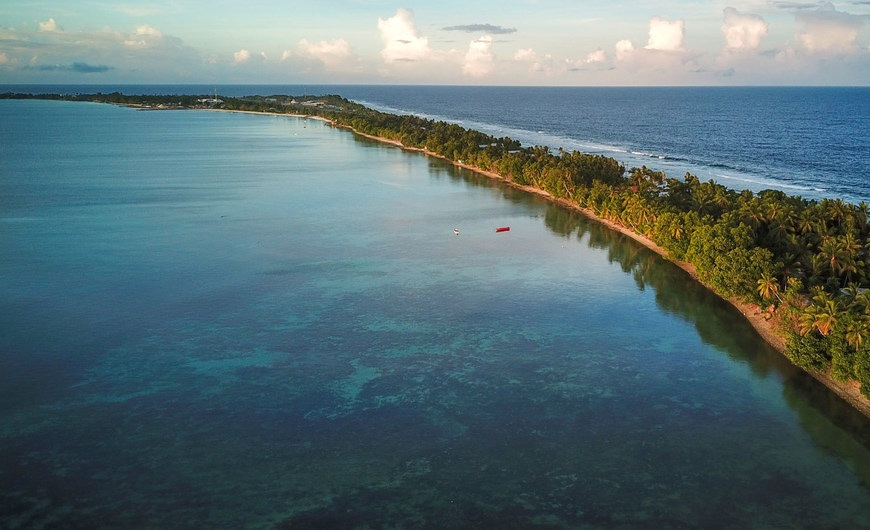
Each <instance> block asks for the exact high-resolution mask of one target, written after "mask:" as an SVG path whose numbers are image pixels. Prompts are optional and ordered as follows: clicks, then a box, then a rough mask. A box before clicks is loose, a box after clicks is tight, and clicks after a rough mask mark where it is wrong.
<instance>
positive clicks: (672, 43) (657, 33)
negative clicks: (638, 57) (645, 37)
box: [646, 17, 685, 51]
mask: <svg viewBox="0 0 870 530" xmlns="http://www.w3.org/2000/svg"><path fill="white" fill-rule="evenodd" d="M684 25H685V24H684V22H683V21H682V20H677V21H675V22H670V21H668V20H665V19H663V18H659V17H653V19H652V20H650V22H649V43H647V45H646V49H647V50H660V51H681V50H682V49H683V35H684V33H685V29H684Z"/></svg>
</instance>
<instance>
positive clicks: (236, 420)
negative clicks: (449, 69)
mask: <svg viewBox="0 0 870 530" xmlns="http://www.w3.org/2000/svg"><path fill="white" fill-rule="evenodd" d="M0 135H2V136H0V141H2V146H3V156H2V159H0V179H2V180H0V182H2V196H0V256H2V259H0V277H2V279H3V281H2V283H0V326H2V329H0V331H2V333H0V526H2V527H4V528H60V527H63V528H98V527H107V528H118V527H153V528H195V527H213V528H217V527H223V528H244V527H251V528H263V527H265V528H270V527H272V528H352V527H360V528H426V527H428V528H467V527H471V528H475V527H476V528H511V527H522V528H527V527H540V528H614V527H618V528H646V527H655V528H686V527H730V528H747V527H755V528H760V527H778V528H819V527H840V528H846V527H848V528H859V527H870V429H868V425H870V423H868V421H867V420H866V419H864V418H863V417H861V416H860V415H858V414H857V413H856V412H855V411H853V410H852V409H851V408H849V407H848V406H846V405H844V404H843V403H842V402H840V401H839V400H838V399H837V398H835V397H832V396H831V394H830V393H829V392H828V391H827V390H825V389H824V388H823V387H821V386H820V385H818V384H817V383H815V382H814V381H813V380H812V379H810V378H808V377H807V376H805V375H803V374H801V373H800V372H798V371H796V370H794V369H793V368H791V367H790V366H789V365H788V363H787V362H785V361H784V360H783V359H782V358H781V356H779V355H778V354H777V353H776V352H774V351H772V350H771V349H770V348H769V347H767V346H766V345H765V343H764V342H762V341H761V340H760V339H759V337H758V336H757V335H756V334H755V333H754V331H753V330H752V329H751V328H750V327H749V326H748V325H746V324H745V323H744V322H743V321H742V320H741V318H740V315H739V314H738V313H737V312H736V311H735V310H733V309H732V308H731V307H730V306H727V305H726V304H724V303H722V302H720V301H719V300H718V299H716V298H715V297H713V296H711V295H710V293H709V292H707V291H706V290H704V289H703V288H701V287H699V286H698V285H696V284H694V283H693V282H692V281H691V280H690V279H689V278H688V277H687V276H686V275H685V274H684V273H683V272H682V271H680V270H678V269H676V268H675V267H673V266H672V265H670V264H668V263H666V262H663V261H662V260H660V259H659V258H658V257H656V256H655V255H654V254H652V253H650V252H649V251H647V250H646V249H644V248H642V247H640V246H638V245H637V244H636V243H634V242H633V241H631V240H628V239H626V238H625V237H623V236H620V235H617V234H614V233H612V232H609V231H607V230H605V229H603V228H602V227H601V226H599V225H597V224H595V223H590V222H587V221H586V220H585V219H584V218H582V217H580V216H579V215H577V214H575V213H571V212H568V211H565V210H562V209H560V208H557V207H555V206H553V205H551V204H549V203H548V202H546V201H545V200H543V199H541V198H539V197H535V196H531V195H527V194H524V193H520V192H518V191H515V190H512V189H510V188H507V187H504V186H501V185H499V184H497V183H494V182H491V181H489V180H487V179H484V178H481V177H479V176H476V175H474V174H472V173H470V172H467V171H463V170H459V169H456V168H454V167H452V166H450V165H448V164H446V163H444V162H442V161H440V160H437V159H432V158H427V157H424V156H422V155H420V154H417V153H407V152H403V151H401V150H399V149H397V148H394V147H390V146H386V145H382V144H379V143H376V142H372V141H370V140H366V139H363V138H359V137H356V136H354V135H353V134H351V133H349V132H346V131H341V130H337V129H333V128H331V127H329V126H327V125H326V124H324V123H322V122H318V121H313V120H300V119H293V118H279V117H268V116H253V115H245V114H229V113H209V112H194V111H166V112H142V111H135V110H132V109H126V108H118V107H112V106H104V105H95V104H75V103H58V102H40V101H2V102H0ZM505 225H507V226H510V227H511V230H510V232H505V233H496V232H495V228H496V227H499V226H505ZM454 228H457V229H459V230H460V235H458V236H457V235H454V233H453V229H454Z"/></svg>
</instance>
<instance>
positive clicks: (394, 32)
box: [378, 8, 431, 63]
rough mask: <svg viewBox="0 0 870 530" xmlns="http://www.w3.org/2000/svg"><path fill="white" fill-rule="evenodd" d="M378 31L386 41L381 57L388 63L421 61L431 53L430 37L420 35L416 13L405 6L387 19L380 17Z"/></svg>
mask: <svg viewBox="0 0 870 530" xmlns="http://www.w3.org/2000/svg"><path fill="white" fill-rule="evenodd" d="M378 32H379V33H380V34H381V40H382V41H383V42H384V49H383V50H381V57H382V58H383V59H384V61H386V62H387V63H395V62H400V61H419V60H422V59H426V58H427V57H429V56H430V54H431V50H430V49H429V39H427V38H426V37H420V36H419V34H418V32H417V26H416V25H415V24H414V15H413V13H411V12H410V11H409V10H407V9H405V8H399V9H398V10H397V11H396V14H395V15H394V16H392V17H390V18H388V19H386V20H384V19H381V18H378Z"/></svg>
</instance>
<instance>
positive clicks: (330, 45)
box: [283, 39, 353, 66]
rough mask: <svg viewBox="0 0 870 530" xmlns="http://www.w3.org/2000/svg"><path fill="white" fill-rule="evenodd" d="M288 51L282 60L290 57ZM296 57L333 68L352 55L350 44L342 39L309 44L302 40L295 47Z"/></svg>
mask: <svg viewBox="0 0 870 530" xmlns="http://www.w3.org/2000/svg"><path fill="white" fill-rule="evenodd" d="M291 55H292V53H291V52H290V51H285V52H284V57H283V58H284V59H286V58H288V57H290V56H291ZM296 55H299V56H301V57H307V58H310V59H316V60H318V61H320V62H322V63H323V64H325V65H327V66H335V65H338V64H341V63H343V62H345V61H347V60H348V59H349V58H350V57H351V56H352V55H353V54H352V52H351V49H350V44H348V43H347V41H346V40H344V39H336V40H333V41H325V40H322V41H319V42H310V41H308V40H307V39H302V40H300V41H299V44H297V45H296Z"/></svg>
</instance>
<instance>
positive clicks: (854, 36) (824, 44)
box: [795, 3, 867, 53]
mask: <svg viewBox="0 0 870 530" xmlns="http://www.w3.org/2000/svg"><path fill="white" fill-rule="evenodd" d="M795 18H796V19H797V20H798V21H799V22H801V23H802V24H803V31H801V32H800V33H798V35H797V39H798V42H799V43H800V44H801V46H802V47H803V48H804V49H805V50H806V51H808V52H810V53H816V52H821V53H849V52H854V51H857V50H858V43H857V41H858V34H859V33H860V32H861V29H862V28H863V26H864V24H865V23H866V21H867V17H865V16H860V15H851V14H849V13H845V12H842V11H837V10H836V9H835V8H834V6H833V5H832V4H830V3H826V4H823V5H822V6H821V7H819V8H818V9H816V10H813V11H805V10H802V11H799V12H797V13H796V14H795Z"/></svg>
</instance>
